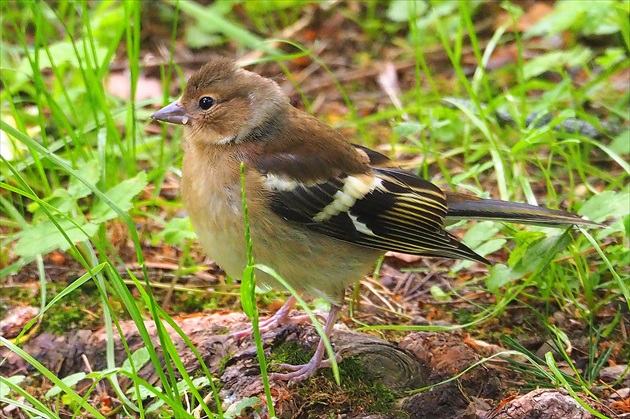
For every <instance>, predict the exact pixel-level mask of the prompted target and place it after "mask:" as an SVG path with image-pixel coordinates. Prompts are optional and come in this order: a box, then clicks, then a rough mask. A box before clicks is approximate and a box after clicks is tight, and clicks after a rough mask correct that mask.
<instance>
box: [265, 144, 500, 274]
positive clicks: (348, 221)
mask: <svg viewBox="0 0 630 419" xmlns="http://www.w3.org/2000/svg"><path fill="white" fill-rule="evenodd" d="M354 152H356V153H357V155H359V154H361V153H363V154H362V155H361V156H358V157H357V159H356V160H360V159H364V160H365V154H367V155H368V157H370V160H373V159H374V157H372V156H370V152H371V150H369V149H364V148H355V149H354ZM372 153H374V156H376V157H378V156H382V155H379V154H378V153H376V152H372ZM311 156H312V154H311V155H309V154H301V153H295V154H292V155H291V157H290V158H288V157H287V155H286V153H284V154H276V155H274V154H271V155H266V156H264V157H263V158H261V160H259V161H258V163H257V166H258V169H259V171H260V172H261V173H262V176H263V179H262V180H263V184H264V185H265V187H266V189H267V190H268V193H269V194H270V196H271V208H272V210H273V211H274V212H275V213H276V214H278V215H280V216H282V217H284V218H285V219H287V220H290V221H293V222H296V223H299V224H301V225H303V226H305V227H307V228H310V229H312V230H314V231H317V232H320V233H322V234H326V235H328V236H330V237H334V238H336V239H338V240H342V241H345V242H350V243H354V244H357V245H361V246H366V247H369V248H373V249H379V250H383V251H388V250H391V251H396V252H401V253H408V254H415V255H425V256H439V257H448V258H464V259H472V260H476V261H479V262H482V263H488V261H487V260H486V259H484V258H483V257H481V256H479V255H477V254H476V253H475V252H474V251H472V250H471V249H469V248H468V247H466V246H465V245H463V244H462V243H460V242H459V241H458V240H457V239H456V238H455V237H454V236H452V235H451V234H449V233H448V232H447V231H446V230H444V228H443V221H444V217H445V216H446V214H447V206H446V198H445V195H444V193H443V192H442V191H441V190H440V189H439V188H437V187H436V186H435V185H433V184H432V183H430V182H428V181H426V180H424V179H421V178H419V177H417V176H414V175H412V174H409V173H406V172H403V171H401V170H400V169H396V168H390V167H370V165H369V164H368V163H367V162H366V164H365V166H363V167H362V168H363V169H364V170H362V171H359V172H357V171H355V172H353V173H346V172H344V171H343V169H341V167H346V165H337V166H336V167H337V168H338V170H336V173H335V171H331V170H330V169H329V170H328V173H329V174H331V173H335V174H334V175H329V176H328V178H326V179H321V178H320V179H317V178H312V177H311V176H308V175H303V176H300V175H298V173H300V170H299V168H300V167H302V168H304V167H307V168H308V167H309V166H310V165H312V164H313V162H311V161H310V159H311V158H314V157H311ZM382 158H383V159H386V160H389V159H387V158H386V157H385V156H382ZM274 159H282V160H281V162H276V161H274ZM356 160H355V162H356ZM381 160H382V159H381ZM383 162H385V160H383ZM370 163H372V162H371V161H370ZM289 164H292V165H295V167H294V168H290V167H289V166H288V165H289ZM383 166H384V165H383ZM347 167H357V166H356V164H354V165H351V164H348V165H347ZM279 168H281V169H279ZM289 173H290V174H291V175H290V176H289Z"/></svg>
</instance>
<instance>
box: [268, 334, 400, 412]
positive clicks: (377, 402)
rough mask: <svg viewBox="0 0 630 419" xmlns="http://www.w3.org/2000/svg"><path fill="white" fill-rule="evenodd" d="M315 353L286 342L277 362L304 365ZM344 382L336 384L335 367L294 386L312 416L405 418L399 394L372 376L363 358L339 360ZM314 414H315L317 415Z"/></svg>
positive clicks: (276, 354) (276, 355)
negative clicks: (399, 402) (365, 366)
mask: <svg viewBox="0 0 630 419" xmlns="http://www.w3.org/2000/svg"><path fill="white" fill-rule="evenodd" d="M311 356H312V353H306V352H305V351H304V350H303V349H302V348H301V347H300V346H299V345H297V344H295V343H292V342H291V343H283V344H281V345H278V347H276V348H274V351H273V353H272V360H273V362H274V363H288V364H295V365H297V364H304V363H306V362H308V361H309V359H310V358H311ZM339 374H340V378H341V385H340V386H339V385H337V383H335V379H334V377H333V373H332V370H331V369H330V368H324V369H322V370H320V371H319V373H318V374H317V375H316V376H315V377H312V378H310V379H308V380H306V381H304V382H302V383H299V384H298V385H297V386H296V387H295V388H294V389H295V391H296V392H297V394H298V396H299V397H300V398H301V399H302V400H303V401H304V406H303V411H308V412H310V413H311V417H327V416H328V415H333V416H334V417H337V416H338V415H339V414H344V413H345V414H390V415H393V416H392V417H400V418H405V417H407V414H406V413H405V412H404V411H397V410H395V409H396V400H397V396H396V395H395V394H394V393H393V392H392V391H391V390H390V389H389V388H387V387H386V386H385V385H383V384H382V383H380V382H379V381H378V380H375V379H374V377H370V376H369V375H368V374H367V373H366V371H365V368H364V367H363V365H362V364H361V361H360V360H359V359H357V358H347V359H344V360H342V362H341V363H339ZM313 415H314V416H313Z"/></svg>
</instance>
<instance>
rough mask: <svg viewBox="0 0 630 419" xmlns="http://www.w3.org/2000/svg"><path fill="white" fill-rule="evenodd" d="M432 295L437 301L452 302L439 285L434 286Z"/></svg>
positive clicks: (431, 289) (431, 290)
mask: <svg viewBox="0 0 630 419" xmlns="http://www.w3.org/2000/svg"><path fill="white" fill-rule="evenodd" d="M430 292H431V295H432V296H433V298H435V300H436V301H450V300H451V297H450V295H448V294H447V293H445V292H444V291H443V290H442V288H440V287H438V286H437V285H433V286H432V287H431V288H430Z"/></svg>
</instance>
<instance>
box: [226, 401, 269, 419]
mask: <svg viewBox="0 0 630 419" xmlns="http://www.w3.org/2000/svg"><path fill="white" fill-rule="evenodd" d="M260 403H261V401H260V399H259V398H258V397H245V398H244V399H241V400H239V401H238V402H236V403H233V404H231V405H230V407H228V409H227V410H226V411H225V413H223V417H224V418H225V419H235V418H240V417H242V416H241V415H243V414H244V413H245V412H244V410H245V409H247V408H253V407H254V406H256V405H258V404H260Z"/></svg>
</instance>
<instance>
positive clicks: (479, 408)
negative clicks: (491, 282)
mask: <svg viewBox="0 0 630 419" xmlns="http://www.w3.org/2000/svg"><path fill="white" fill-rule="evenodd" d="M175 320H176V322H177V324H178V326H179V327H180V328H181V329H182V330H183V331H184V333H185V334H186V336H188V338H189V339H190V340H191V341H192V343H193V344H194V345H195V347H196V348H197V350H198V351H199V353H200V354H201V357H202V359H203V362H204V363H205V364H206V365H207V367H208V368H209V370H210V371H211V372H212V373H213V374H214V375H216V376H218V377H219V379H220V381H221V391H220V399H221V400H222V403H223V406H222V407H223V409H226V408H229V406H230V405H235V404H237V403H238V402H239V401H241V400H243V399H245V398H250V397H255V398H258V399H259V400H261V402H260V403H259V405H258V406H257V410H258V411H259V412H261V413H262V417H265V412H266V407H265V405H264V400H265V396H264V391H263V385H262V379H261V377H260V368H259V364H258V359H257V356H256V349H255V345H254V343H253V340H252V339H251V338H244V339H242V340H241V341H238V342H235V341H234V340H233V339H232V338H230V337H228V333H229V332H232V331H236V330H241V329H245V328H247V326H248V325H249V321H248V320H247V318H246V317H245V316H243V315H242V314H226V313H214V314H207V315H199V316H192V317H185V318H177V319H175ZM144 326H145V327H146V329H147V331H148V332H149V334H150V336H151V337H152V345H153V346H154V347H155V348H156V349H157V350H158V353H159V354H160V355H161V351H160V344H159V340H158V338H157V334H156V326H155V324H154V323H153V322H151V321H147V322H145V323H144ZM120 329H121V332H122V334H123V335H124V336H125V339H126V341H127V344H128V346H129V348H130V349H131V351H132V352H133V351H135V350H137V349H139V348H141V347H142V346H143V345H144V342H143V341H142V339H141V338H140V334H139V332H138V329H137V327H136V325H135V324H134V323H133V322H123V323H121V324H120ZM166 329H167V331H168V333H169V335H170V336H171V337H172V338H173V341H174V344H175V346H176V348H177V350H178V353H179V355H180V358H181V359H182V362H183V364H184V365H185V366H186V370H187V371H188V372H189V373H191V374H192V373H196V372H198V371H199V370H200V366H199V362H198V360H197V358H196V357H195V356H194V354H193V352H192V351H191V350H190V348H189V347H187V346H186V344H185V343H184V341H183V339H181V337H179V336H178V335H177V333H176V332H175V331H174V330H173V329H172V328H170V327H168V326H167V327H166ZM106 338H107V337H106V334H105V331H104V330H103V329H101V330H96V331H90V330H80V331H77V332H74V333H70V334H68V335H66V336H55V335H52V334H50V333H42V334H40V335H39V336H37V337H35V338H33V339H31V340H30V341H28V342H26V343H25V344H23V345H22V346H23V348H24V350H26V351H27V352H28V353H29V354H31V355H33V356H34V357H35V358H36V359H37V360H38V361H40V362H41V363H42V364H44V365H45V366H46V367H47V368H49V369H50V370H52V371H53V372H55V373H56V374H57V375H58V376H59V377H64V376H67V375H69V374H72V373H75V372H79V371H86V369H87V367H86V365H89V368H90V369H91V370H92V371H99V370H105V369H107V365H106V359H105V353H106ZM318 339H319V337H318V335H317V333H316V332H315V330H314V328H313V327H312V326H310V325H295V324H294V325H287V326H282V327H280V328H278V329H275V330H273V331H271V332H268V333H266V334H265V335H264V344H265V351H266V354H267V355H269V354H270V353H273V352H274V350H275V349H274V348H277V347H278V345H280V344H286V343H293V344H295V345H297V347H299V348H302V349H304V350H305V351H313V350H314V349H315V346H316V345H317V341H318ZM331 341H332V343H333V346H334V348H335V351H336V353H337V354H338V355H340V356H341V357H342V358H343V359H348V358H352V359H355V360H357V361H358V362H359V363H360V365H361V379H362V380H363V381H366V382H367V383H368V385H367V387H366V388H372V389H373V388H376V387H374V385H373V383H379V385H380V386H384V387H383V388H386V389H388V390H389V391H391V392H392V393H393V394H394V395H395V396H396V401H395V402H394V403H393V404H392V405H391V407H390V408H386V409H385V411H384V410H383V409H382V408H381V409H380V411H379V412H378V413H372V414H366V413H365V412H366V411H369V408H370V403H367V405H360V406H359V407H357V405H359V404H360V403H359V401H357V400H354V399H353V397H355V396H354V395H355V394H357V393H353V392H352V391H353V389H351V388H349V386H350V385H354V383H355V381H353V380H355V379H356V377H354V378H351V374H352V373H351V372H346V370H347V369H346V368H344V367H343V365H342V367H341V372H342V386H341V387H338V386H337V385H336V384H335V383H334V382H332V381H331V380H330V378H327V377H324V376H322V375H321V374H319V375H318V376H316V377H315V378H313V379H311V380H309V381H307V382H304V383H300V384H298V385H295V386H288V385H287V383H284V382H272V383H271V391H272V394H273V396H274V401H275V409H276V414H277V415H278V417H281V418H316V417H328V416H329V415H335V416H336V417H337V416H338V417H345V418H359V417H361V418H368V417H369V418H372V419H378V418H394V417H407V418H415V419H422V418H429V417H430V418H433V419H439V418H476V417H482V416H485V415H486V414H488V415H490V413H488V412H492V406H494V405H497V400H498V399H499V398H500V396H501V385H500V376H499V372H498V370H495V369H493V368H491V367H487V366H480V367H477V368H474V369H472V370H471V371H469V372H467V373H466V374H464V375H463V376H462V377H460V378H459V379H457V380H454V381H451V382H449V383H446V384H441V385H439V386H437V387H433V388H432V389H430V390H428V391H424V392H420V393H418V394H410V393H409V392H408V390H413V389H417V388H421V387H426V386H429V385H431V384H435V383H439V382H441V381H444V380H446V379H448V378H450V377H452V376H454V375H456V374H457V373H459V372H460V371H462V370H464V369H466V368H467V367H469V366H470V365H472V364H473V363H475V362H477V361H478V360H479V356H478V355H477V354H476V353H475V352H474V351H473V350H472V349H471V348H470V347H469V346H467V345H465V344H464V343H463V342H462V338H461V336H458V335H457V334H449V333H429V332H412V333H409V334H408V335H407V336H405V337H404V338H403V339H402V340H401V341H400V343H398V344H396V343H392V342H388V341H385V340H382V339H379V338H377V337H374V336H370V335H366V334H362V333H357V332H352V331H348V330H343V329H341V328H338V329H336V330H335V331H334V333H333V336H332V339H331ZM114 344H115V348H116V351H115V352H116V357H115V359H116V365H118V366H119V365H121V364H122V362H123V361H124V360H125V359H126V358H127V354H126V352H125V350H124V346H123V344H122V342H121V339H120V338H119V337H118V338H117V339H116V340H115V342H114ZM0 356H1V357H2V358H5V357H6V361H5V362H4V364H1V365H0V374H2V375H4V376H8V375H12V374H15V373H24V372H25V371H29V370H31V369H32V367H31V366H30V365H29V364H27V363H25V362H24V361H23V360H22V359H21V358H19V357H18V356H17V355H16V354H14V353H9V351H8V349H7V348H0ZM324 371H325V369H324ZM328 375H329V376H330V374H328ZM139 376H140V377H142V378H143V379H144V380H146V381H148V382H149V383H151V384H156V385H159V382H158V380H159V376H158V374H157V373H156V371H155V369H154V368H153V365H152V364H150V363H148V364H147V365H145V366H144V367H143V368H142V369H141V370H140V371H139ZM350 383H352V384H350ZM130 384H131V383H130V382H129V381H125V380H124V379H123V380H121V385H122V386H123V388H126V387H128V386H129V385H130ZM379 388H381V387H379ZM378 394H379V393H374V394H372V393H370V396H369V397H368V401H371V402H373V404H374V405H376V402H379V400H370V399H369V398H370V397H371V398H378ZM553 394H557V392H556V393H553ZM522 399H524V398H522ZM517 400H521V399H517ZM535 400H536V401H537V402H536V403H535V404H532V405H531V406H530V407H527V403H528V402H527V401H526V400H524V401H523V402H522V403H521V404H520V405H517V404H516V403H517V401H516V400H513V401H512V402H510V403H511V405H510V406H512V407H511V408H510V409H512V410H506V409H507V406H508V405H506V406H503V408H502V410H501V411H494V412H493V414H494V416H487V417H496V418H502V419H503V418H506V419H507V418H529V417H550V418H551V417H556V416H546V415H542V416H524V415H521V416H518V415H517V414H516V413H514V412H520V411H526V410H527V409H528V408H529V409H530V410H533V409H538V410H536V411H540V410H541V409H542V410H544V409H546V408H548V409H551V410H550V411H551V412H555V411H556V410H553V409H557V407H556V406H557V405H554V404H552V403H547V404H544V403H542V402H540V400H541V399H540V398H536V399H535ZM545 400H547V399H545ZM211 402H212V400H211V398H210V401H209V403H211ZM572 406H573V405H572ZM573 408H574V410H571V412H573V411H575V412H579V414H582V415H583V416H562V417H575V418H580V419H585V418H588V417H589V416H588V415H587V414H586V411H585V410H583V409H582V410H580V409H581V407H579V406H573V407H572V409H573ZM213 409H216V407H214V408H213ZM523 409H525V410H523ZM577 414H578V413H576V415H577ZM510 415H511V416H510ZM243 417H249V416H248V415H245V416H243ZM558 417H559V416H558Z"/></svg>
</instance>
